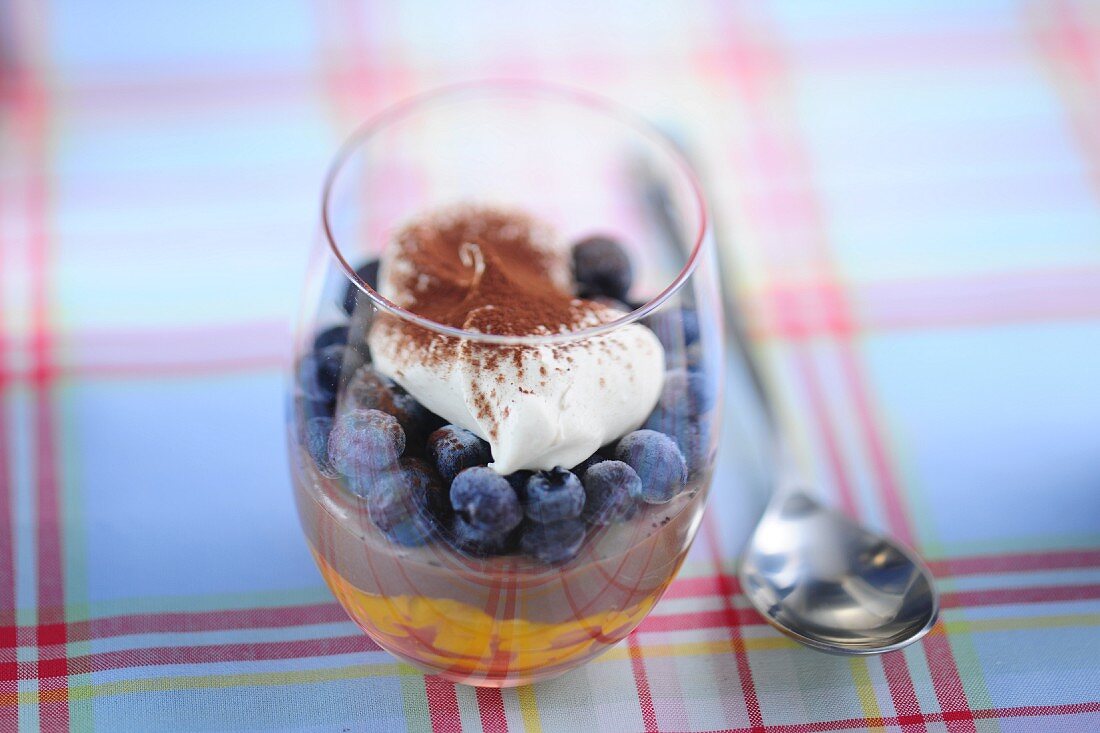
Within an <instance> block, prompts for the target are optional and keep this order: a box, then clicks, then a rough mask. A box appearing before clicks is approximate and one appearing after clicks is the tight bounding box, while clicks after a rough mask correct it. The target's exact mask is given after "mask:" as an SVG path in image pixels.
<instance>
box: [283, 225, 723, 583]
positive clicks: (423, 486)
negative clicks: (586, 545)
mask: <svg viewBox="0 0 1100 733" xmlns="http://www.w3.org/2000/svg"><path fill="white" fill-rule="evenodd" d="M573 267H574V275H575V278H576V281H577V283H578V294H579V295H580V296H581V297H586V298H599V299H603V300H605V301H613V302H614V303H615V304H616V305H617V306H618V307H621V308H623V309H625V310H628V311H629V310H633V309H634V306H632V305H629V304H628V301H626V300H625V298H626V295H627V293H628V291H629V289H630V285H631V281H632V269H631V263H630V259H629V257H628V256H627V254H626V252H625V250H624V249H623V248H622V246H621V245H620V244H619V243H617V242H615V241H614V240H611V239H607V238H604V237H592V238H589V239H585V240H583V241H581V242H578V243H577V244H576V245H574V247H573ZM358 272H359V275H360V276H361V277H362V278H363V279H364V280H366V281H367V282H368V283H370V284H371V285H372V286H373V285H374V283H375V282H376V279H377V274H378V263H377V261H373V262H369V263H367V264H365V265H363V266H362V267H361V268H360V269H359V270H358ZM359 297H360V294H359V292H358V290H357V289H356V288H355V286H354V285H349V287H348V289H347V291H346V293H345V297H344V299H343V303H342V305H343V308H344V310H345V312H346V313H348V314H349V315H351V314H352V313H353V312H354V310H355V308H356V307H357V299H358V298H359ZM647 325H648V326H649V327H650V328H652V329H653V330H654V332H655V333H656V334H657V335H658V337H659V338H661V339H662V341H663V342H664V343H665V346H666V351H667V352H668V353H669V356H670V363H669V364H668V371H667V372H666V375H665V386H664V390H663V392H662V394H661V398H660V401H659V402H658V404H657V407H656V408H655V409H654V411H653V413H652V414H651V415H650V417H649V419H648V420H647V421H646V423H645V425H644V426H643V427H642V429H640V430H636V431H634V432H632V433H628V434H627V435H625V436H623V437H622V438H621V439H619V440H618V441H617V442H616V443H614V444H612V445H608V446H604V447H603V448H601V449H600V450H599V451H598V452H597V453H595V454H593V455H592V456H590V457H589V458H588V459H586V460H585V461H584V462H582V463H581V464H580V465H578V466H574V467H572V468H571V469H568V470H567V469H566V468H563V467H557V468H553V469H551V470H548V471H537V472H532V471H517V472H516V473H513V474H511V475H508V476H502V475H500V474H498V473H496V472H495V471H493V470H492V469H490V468H488V466H487V465H486V464H488V463H489V462H490V461H491V460H492V456H491V454H490V449H489V444H488V443H486V442H485V441H484V440H482V439H481V438H479V437H478V436H476V435H475V434H474V433H472V432H470V431H469V430H467V429H465V428H462V427H459V426H457V425H448V424H444V421H443V420H442V419H441V418H439V417H438V416H436V415H434V414H433V413H431V412H430V411H428V410H427V409H426V408H425V407H424V406H423V405H421V404H420V403H419V402H417V400H416V399H415V398H414V397H413V396H412V395H410V394H408V393H407V392H406V391H405V390H404V389H402V388H401V387H400V386H399V385H397V384H396V383H395V382H393V381H392V380H391V379H389V378H388V377H386V376H384V375H382V374H380V373H378V372H377V371H375V370H374V369H373V367H372V365H371V363H370V353H369V350H368V349H367V346H366V344H364V343H358V344H349V343H348V333H349V329H348V327H347V326H333V327H331V328H329V329H326V330H324V331H322V332H321V333H319V334H317V336H316V338H315V340H314V344H313V349H312V350H311V351H310V353H309V354H307V355H306V356H305V357H304V358H303V359H302V360H301V361H300V362H299V367H298V387H299V389H298V391H299V395H298V404H299V409H301V410H302V411H303V412H304V415H305V420H304V423H303V434H302V436H301V437H302V441H303V443H304V444H305V446H306V447H307V448H308V450H309V453H310V455H311V457H312V458H313V460H314V462H315V464H316V467H317V470H318V471H319V472H320V473H322V474H323V475H325V476H327V477H329V478H333V479H337V478H339V479H341V480H342V481H343V483H344V485H345V486H346V487H347V488H348V490H349V491H351V492H352V493H353V494H355V495H356V496H358V497H360V499H362V500H363V502H364V504H365V506H366V508H367V512H368V515H369V516H370V519H371V521H372V522H373V523H374V524H375V525H376V526H377V527H378V529H379V530H381V531H382V532H383V533H384V534H385V535H386V537H387V538H389V540H391V541H392V542H395V543H397V544H400V545H404V546H410V547H412V546H418V545H422V544H425V543H427V542H429V541H431V540H432V539H434V538H436V537H442V538H444V539H446V540H447V541H448V542H449V543H450V544H451V545H452V546H454V547H455V548H457V549H458V550H460V551H461V552H463V553H466V554H468V555H471V556H474V557H489V556H494V555H503V554H509V553H513V552H517V551H519V552H522V553H524V554H526V555H528V556H530V557H532V558H535V559H536V560H538V561H540V562H543V563H547V564H559V563H563V562H567V561H568V560H570V559H571V558H573V557H574V556H575V555H576V554H577V553H578V552H579V551H580V548H581V545H582V544H583V542H584V539H585V536H586V533H587V530H588V528H589V527H602V526H606V525H608V524H612V523H616V522H623V521H627V520H629V519H630V518H631V517H633V516H634V515H635V513H636V512H637V511H638V509H639V507H640V506H641V505H643V504H664V503H666V502H669V501H671V500H672V499H673V498H675V497H676V496H677V495H679V494H680V493H682V492H683V491H685V490H686V487H687V485H688V479H689V477H690V476H693V475H694V474H695V473H697V472H698V471H699V470H701V469H702V468H703V467H704V466H705V465H707V464H708V463H709V461H708V458H709V457H708V456H707V455H706V453H707V450H708V446H709V439H708V433H707V426H708V425H709V421H708V420H707V419H706V417H705V413H706V412H707V411H709V410H710V409H711V408H713V407H714V402H715V395H714V393H713V392H712V391H711V389H710V386H709V380H707V379H706V378H705V375H704V372H703V371H702V370H703V366H702V359H701V350H700V348H699V345H698V341H699V325H698V320H697V318H696V314H695V311H694V310H691V309H688V308H684V309H679V310H669V309H666V310H665V311H662V313H659V314H657V315H655V316H652V317H650V319H648V321H647ZM341 375H351V377H350V379H349V380H347V382H346V383H342V382H341ZM341 391H342V393H343V399H342V400H341V402H340V410H339V413H337V412H336V406H337V395H338V393H339V392H341Z"/></svg>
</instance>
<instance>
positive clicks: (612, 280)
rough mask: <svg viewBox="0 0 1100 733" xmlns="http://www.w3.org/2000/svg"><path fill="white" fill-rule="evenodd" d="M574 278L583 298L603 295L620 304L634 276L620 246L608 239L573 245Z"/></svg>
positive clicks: (589, 240)
mask: <svg viewBox="0 0 1100 733" xmlns="http://www.w3.org/2000/svg"><path fill="white" fill-rule="evenodd" d="M573 276H574V277H575V278H576V280H577V288H578V290H579V294H580V296H581V297H582V298H589V297H595V296H597V295H603V296H606V297H608V298H615V299H616V300H622V299H623V298H625V297H626V294H627V292H628V291H629V290H630V284H631V282H632V280H633V279H634V272H633V268H632V267H631V265H630V256H629V255H628V254H627V253H626V250H625V249H623V246H622V245H621V244H619V243H618V242H616V241H615V240H614V239H608V238H607V237H589V238H588V239H584V240H582V241H580V242H577V243H576V244H574V245H573Z"/></svg>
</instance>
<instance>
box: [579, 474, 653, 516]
mask: <svg viewBox="0 0 1100 733" xmlns="http://www.w3.org/2000/svg"><path fill="white" fill-rule="evenodd" d="M584 489H585V492H586V493H587V495H588V500H587V501H586V502H585V505H584V519H585V521H586V522H588V523H589V524H593V525H596V526H603V525H606V524H611V523H612V522H621V521H623V520H624V519H629V518H630V517H631V516H632V515H633V510H634V509H635V504H634V497H635V496H640V495H641V493H642V479H641V478H639V477H638V472H637V471H635V470H634V469H633V468H631V467H630V466H628V465H627V464H625V463H623V462H622V461H600V462H599V463H597V464H595V465H593V466H592V467H591V468H589V469H588V471H587V472H586V473H585V474H584Z"/></svg>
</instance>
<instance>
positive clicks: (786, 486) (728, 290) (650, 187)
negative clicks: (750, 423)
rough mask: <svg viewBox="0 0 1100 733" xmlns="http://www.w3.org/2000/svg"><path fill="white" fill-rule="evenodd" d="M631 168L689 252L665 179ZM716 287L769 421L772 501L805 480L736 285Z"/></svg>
mask: <svg viewBox="0 0 1100 733" xmlns="http://www.w3.org/2000/svg"><path fill="white" fill-rule="evenodd" d="M665 134H666V135H667V136H668V138H669V140H670V141H671V142H672V143H673V145H675V146H676V148H677V150H678V151H679V152H680V154H681V155H682V156H684V158H685V159H686V160H687V161H688V162H689V163H690V164H691V165H692V168H693V169H694V170H695V171H696V173H697V175H700V176H701V170H700V169H699V168H698V167H697V166H696V165H695V162H694V161H693V160H692V156H691V155H690V153H689V151H688V150H687V148H686V146H685V145H684V143H683V141H682V139H681V138H680V136H678V135H676V134H675V133H673V132H671V131H669V130H665ZM632 171H633V174H634V176H635V178H636V180H637V181H638V185H639V188H640V189H641V190H640V193H641V196H640V197H641V199H642V200H643V201H644V204H645V208H646V210H647V211H649V213H650V216H651V217H652V219H653V222H654V223H655V224H656V225H657V228H658V229H659V230H660V231H661V234H662V235H663V237H664V239H665V242H666V244H667V245H668V246H669V247H670V248H671V249H673V250H674V251H675V252H676V254H677V255H679V256H681V257H684V256H686V255H687V254H688V243H687V242H685V241H684V238H683V236H682V235H681V229H680V226H679V221H678V218H677V214H676V208H675V206H673V205H672V198H671V194H670V192H669V190H668V186H667V185H666V184H665V181H664V180H663V179H662V178H661V177H660V176H659V175H657V174H656V172H655V171H654V170H653V168H652V167H651V166H649V165H647V164H646V163H645V161H642V160H638V161H635V164H634V165H633V166H632ZM717 218H718V217H717V213H716V212H715V211H714V210H713V209H712V210H711V215H710V219H711V227H710V230H711V236H712V237H714V245H715V246H714V249H715V252H716V255H717V258H718V267H719V271H720V272H722V273H723V278H722V279H723V282H724V283H725V284H727V285H729V284H731V283H733V282H735V281H736V279H737V278H736V271H737V268H736V265H735V264H734V257H733V247H732V245H730V244H729V242H728V240H726V238H725V236H724V234H723V232H724V228H723V227H721V226H720V225H719V223H718V221H717ZM720 292H721V297H722V313H723V316H724V320H725V324H726V333H727V335H728V336H729V339H728V341H729V342H730V344H731V346H732V348H733V351H734V353H735V354H736V356H737V358H738V360H739V361H740V362H741V366H742V368H743V369H744V372H745V374H746V375H747V377H748V383H749V386H750V388H751V390H752V393H753V396H754V397H755V398H756V400H757V402H758V403H759V406H760V410H761V414H762V415H763V416H764V419H765V421H766V422H767V427H768V432H769V438H770V440H769V443H770V450H771V453H772V456H771V458H772V460H771V465H772V467H773V470H774V471H775V476H774V478H775V488H774V495H773V497H772V503H775V502H777V501H778V499H779V497H780V496H785V495H786V494H788V493H789V492H791V491H793V490H794V489H795V488H797V487H801V486H802V485H803V484H804V480H803V479H802V477H801V473H800V471H799V470H798V468H797V465H798V464H797V462H796V461H795V459H794V452H793V451H792V450H791V447H790V443H789V442H788V440H787V438H786V435H785V432H784V430H783V428H782V426H781V424H780V420H779V412H778V410H777V409H776V405H775V401H774V400H773V399H772V396H771V393H770V392H769V390H768V387H767V381H766V380H765V379H764V376H763V375H764V372H763V370H762V369H761V367H760V362H759V360H758V359H757V357H756V355H755V354H754V353H753V347H752V344H751V342H750V340H749V338H748V330H747V329H746V327H745V317H744V312H743V309H742V308H741V305H740V303H739V301H738V299H737V296H736V294H735V293H734V288H733V287H732V285H730V286H729V287H723V288H721V290H720Z"/></svg>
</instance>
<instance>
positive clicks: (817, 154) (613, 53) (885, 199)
mask: <svg viewBox="0 0 1100 733" xmlns="http://www.w3.org/2000/svg"><path fill="white" fill-rule="evenodd" d="M0 51H2V52H0V71H2V80H3V85H2V106H0V125H2V127H0V187H2V188H0V408H2V409H0V731H16V730H18V731H38V730H41V731H64V730H73V731H91V730H97V731H132V730H133V731H183V730H188V731H228V730H234V731H236V730H265V731H267V730H281V731H289V730H293V731H383V730H384V731H389V730H412V731H419V730H433V731H458V730H464V731H477V730H486V731H505V730H509V731H519V730H525V731H546V732H550V731H575V730H584V731H589V730H603V731H614V732H615V733H623V732H624V731H705V730H706V731H709V730H732V731H769V732H775V733H779V732H780V731H783V732H789V733H803V732H805V733H808V732H810V731H825V730H873V731H885V730H889V731H898V730H900V731H905V732H906V733H908V732H910V731H943V730H947V731H1083V730H1100V631H1098V625H1100V381H1098V375H1100V369H1098V367H1100V6H1098V5H1097V4H1095V3H1089V2H1083V1H1082V2H1070V1H1069V0H1062V1H1059V2H1050V3H1047V2H1015V1H1012V0H982V1H979V2H969V3H958V2H954V1H948V0H943V1H922V2H910V1H908V0H904V1H902V0H899V1H898V2H893V1H892V2H889V3H883V2H862V1H860V0H852V1H845V2H831V1H830V2H825V1H820V2H819V1H813V2H795V1H791V0H788V1H784V2H766V3H765V2H740V1H726V0H685V1H684V2H678V3H650V2H644V3H643V2H600V3H594V2H577V1H575V0H557V1H555V2H523V3H494V2H488V1H486V0H481V1H479V0H472V1H471V2H463V3H446V4H443V3H438V4H437V3H432V2H427V1H426V0H420V1H419V2H407V3H396V2H371V3H362V4H360V3H350V2H335V1H333V2H317V3H306V2H291V1H288V0H271V1H268V0H264V1H262V2H261V1H260V0H242V1H240V2H219V1H217V0H201V1H194V2H186V3H183V2H152V3H151V2H145V1H139V0H125V1H113V0H112V1H111V2H94V3H93V2H79V1H78V0H66V1H61V0H57V1H55V2H35V1H34V0H13V1H11V2H7V3H4V4H2V5H0ZM483 77H510V78H528V79H542V80H550V81H555V82H559V83H566V84H571V85H573V86H578V87H581V88H585V89H588V90H591V91H594V92H597V93H600V94H603V95H605V96H608V97H611V98H613V99H615V100H618V101H619V102H621V103H623V104H625V105H627V106H629V107H632V108H633V109H635V110H637V111H639V112H641V113H642V114H644V115H646V116H648V117H649V118H651V119H653V120H654V121H656V122H658V123H659V124H661V125H663V126H665V127H666V128H668V129H670V130H674V131H675V133H676V134H677V135H678V136H679V137H680V139H681V140H683V141H685V144H686V145H687V146H688V147H689V149H690V150H691V151H692V154H693V156H694V158H695V160H696V163H697V165H698V167H699V168H700V169H701V172H702V174H703V177H704V178H705V180H706V185H707V188H708V195H709V198H710V202H711V205H712V209H713V212H714V214H715V220H716V226H717V227H718V233H719V234H720V235H721V237H720V239H721V240H722V241H723V242H724V243H725V245H724V246H725V247H726V250H727V251H726V253H725V254H727V255H729V258H728V259H730V260H731V261H732V262H734V263H735V264H736V266H737V269H736V271H735V272H732V274H731V277H730V284H731V285H735V286H736V288H737V293H738V295H739V297H740V299H741V302H742V303H743V305H744V308H745V310H746V313H747V317H748V320H749V324H750V333H751V338H752V342H753V344H754V347H755V348H757V349H758V350H759V353H760V354H761V355H762V358H763V359H764V362H765V366H766V372H767V375H768V379H769V381H770V383H771V385H772V387H773V389H774V390H775V393H776V395H777V397H778V400H779V402H780V404H781V407H782V413H783V418H784V421H785V424H786V425H787V427H788V429H789V431H790V432H791V435H792V439H793V441H794V443H795V445H796V448H797V452H798V455H799V459H800V460H801V461H802V464H803V467H804V468H805V469H806V471H807V472H808V474H809V475H811V476H812V477H813V478H814V480H815V482H816V484H817V486H818V487H819V490H820V492H821V493H822V495H823V496H825V497H826V498H827V499H828V500H830V501H832V502H834V503H835V504H836V505H837V506H840V507H842V508H843V509H845V510H846V511H848V512H850V513H851V514H853V515H854V516H856V517H858V518H860V519H861V520H863V521H866V522H868V523H870V524H872V525H874V526H877V527H880V528H883V529H886V530H888V531H890V532H891V533H893V534H894V535H896V536H898V537H900V538H901V539H903V540H905V541H907V542H909V543H911V544H912V545H914V546H915V547H917V548H918V549H919V550H920V551H921V552H922V553H923V554H924V555H925V556H926V557H927V558H928V559H929V561H930V563H931V566H932V567H933V569H934V571H935V573H936V575H937V577H938V582H939V586H940V589H941V590H942V594H943V614H942V620H941V622H940V623H939V624H938V625H937V626H936V628H935V629H934V630H933V632H932V633H931V634H930V635H929V636H928V637H927V638H925V639H924V640H923V641H922V642H920V643H918V644H916V645H914V646H912V647H910V648H908V649H907V650H905V651H904V652H903V653H894V654H889V655H886V656H882V657H871V658H841V657H832V656H825V655H821V654H819V653H815V652H812V651H808V650H805V649H802V648H799V647H797V646H796V645H794V644H793V643H792V642H790V641H788V640H786V639H785V638H784V637H782V636H780V635H779V634H777V633H776V632H775V631H773V630H772V629H771V628H770V627H768V626H767V625H765V624H764V623H763V622H762V620H761V618H760V617H759V616H758V615H757V614H756V613H755V612H753V611H752V610H751V609H750V608H749V607H748V604H747V602H746V600H745V598H744V597H743V596H742V595H741V594H740V593H739V589H738V584H737V580H736V578H735V573H734V570H735V558H736V554H737V552H738V550H739V549H740V547H741V546H742V544H743V542H744V541H745V538H746V536H747V534H748V532H749V530H750V528H751V526H752V524H753V522H754V521H755V519H756V515H757V513H758V512H759V510H760V506H761V502H762V501H763V499H764V498H765V496H766V470H765V469H766V466H764V467H762V466H760V465H759V463H760V460H759V455H760V452H759V450H758V448H759V445H758V443H759V435H758V431H756V430H755V429H754V428H753V421H752V420H751V419H750V418H751V415H752V409H753V408H752V406H751V396H750V395H748V394H747V393H745V390H744V389H743V387H739V386H738V385H739V381H738V380H739V377H738V374H737V372H736V369H735V368H733V367H731V376H730V383H731V388H730V390H729V392H730V397H729V403H730V404H729V409H728V414H729V416H730V417H729V419H728V422H729V426H728V428H727V431H726V434H725V437H724V442H723V448H722V452H721V459H722V464H721V468H720V471H719V477H718V479H717V480H716V484H715V490H714V493H713V497H712V501H711V505H710V507H709V510H708V513H707V516H706V521H705V522H704V525H703V527H702V532H701V535H700V537H699V539H698V540H697V542H696V544H695V546H694V548H693V550H692V553H691V555H690V557H689V560H688V562H687V564H686V566H685V567H684V569H683V571H682V572H681V574H680V576H679V578H678V579H677V580H676V581H675V583H674V584H673V585H672V587H671V589H670V591H669V593H668V595H667V597H666V598H665V599H664V600H662V601H661V603H660V604H659V605H658V607H657V608H656V610H655V611H654V612H653V614H652V615H651V616H650V617H649V618H648V620H646V621H645V622H644V623H643V624H642V626H641V627H640V628H639V629H638V631H637V632H635V633H634V634H633V635H632V636H631V637H630V638H629V640H628V641H626V642H624V643H623V644H621V645H620V646H618V647H616V648H615V649H613V650H612V651H611V652H610V653H608V654H607V655H605V656H604V657H602V658H600V659H599V660H598V661H595V662H594V663H592V664H590V665H588V666H587V667H585V668H582V669H580V670H578V671H575V672H573V673H571V674H568V675H566V676H564V677H562V678H560V679H557V680H554V681H550V682H546V683H544V684H539V685H536V686H533V687H526V688H521V689H517V690H507V691H504V692H501V691H498V690H475V689H472V688H467V687H462V686H459V687H456V686H454V685H452V684H450V683H447V682H444V681H441V680H439V679H436V678H432V677H425V676H423V675H421V674H420V673H418V672H416V671H415V670H413V669H411V668H409V667H407V666H404V665H402V664H398V663H396V662H395V661H394V660H393V659H392V658H391V657H389V656H388V655H387V654H386V653H385V652H382V651H381V650H379V649H378V648H377V647H376V646H374V645H373V644H372V643H371V642H370V641H369V640H368V639H367V638H366V637H365V636H363V635H362V634H360V633H359V632H358V631H357V630H356V628H355V627H354V626H353V625H352V624H351V623H350V622H349V621H347V619H346V617H345V616H344V614H343V612H342V611H341V609H340V607H339V606H338V605H337V604H336V603H335V602H334V601H333V599H332V597H331V596H330V594H329V593H328V592H327V591H326V589H325V587H324V585H323V584H322V582H321V579H320V577H319V575H318V573H317V571H316V570H315V568H314V566H313V563H312V562H311V560H310V557H309V555H308V553H307V551H306V546H305V543H304V541H303V539H302V537H301V536H300V533H299V530H298V527H297V524H296V518H295V515H294V510H293V506H292V501H291V494H290V490H289V480H288V473H287V468H286V461H285V449H284V445H283V431H284V424H283V394H282V391H283V386H282V378H283V377H282V373H283V364H284V362H285V360H286V354H287V348H288V343H289V336H288V323H289V322H290V320H291V318H292V316H293V315H294V312H295V306H294V303H295V300H296V298H297V294H298V292H299V290H300V287H301V285H302V277H303V269H304V266H305V262H306V253H307V250H308V247H309V246H310V244H311V243H312V242H313V238H314V237H315V236H316V231H317V230H316V226H317V215H318V196H319V187H320V181H321V178H322V175H323V171H324V168H325V166H326V164H327V162H328V160H329V158H330V156H331V154H332V152H333V150H334V149H335V147H336V145H337V144H338V142H339V141H340V140H341V139H342V137H343V136H344V135H345V134H347V133H348V132H349V131H350V129H351V128H352V127H353V126H354V125H355V123H357V122H358V121H359V120H361V119H362V118H364V117H366V116H367V115H369V114H371V113H373V112H376V111H378V110H380V109H382V108H383V107H384V106H386V105H387V104H390V103H392V102H395V101H397V100H399V99H401V98H403V97H405V96H407V95H410V94H412V93H415V92H419V91H424V90H426V89H429V88H432V87H436V86H438V85H440V84H444V83H448V82H454V81H465V80H470V79H476V78H483Z"/></svg>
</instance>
